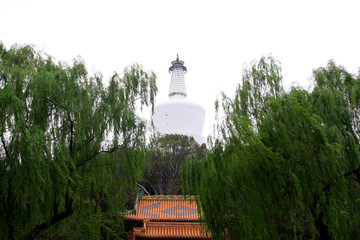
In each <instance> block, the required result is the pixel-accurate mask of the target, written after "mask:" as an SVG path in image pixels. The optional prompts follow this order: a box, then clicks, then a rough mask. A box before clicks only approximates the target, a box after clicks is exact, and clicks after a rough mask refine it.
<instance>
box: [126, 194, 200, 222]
mask: <svg viewBox="0 0 360 240" xmlns="http://www.w3.org/2000/svg"><path fill="white" fill-rule="evenodd" d="M124 217H125V218H126V219H128V220H144V219H150V220H155V221H198V220H199V215H198V209H197V204H196V201H195V197H194V196H190V197H189V198H186V200H185V199H184V197H183V196H179V195H176V196H170V195H168V196H143V197H140V198H138V199H137V200H136V204H135V211H132V212H128V213H127V214H125V215H124Z"/></svg>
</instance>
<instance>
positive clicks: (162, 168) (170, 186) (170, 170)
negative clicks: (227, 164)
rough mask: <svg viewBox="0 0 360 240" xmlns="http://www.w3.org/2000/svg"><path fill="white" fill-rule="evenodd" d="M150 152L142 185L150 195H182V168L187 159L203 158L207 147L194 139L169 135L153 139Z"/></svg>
mask: <svg viewBox="0 0 360 240" xmlns="http://www.w3.org/2000/svg"><path fill="white" fill-rule="evenodd" d="M149 150H150V153H151V157H150V161H149V162H148V164H147V166H146V168H145V173H144V179H143V180H142V185H143V186H145V187H146V189H147V192H148V193H150V194H155V195H158V194H161V195H165V194H170V195H181V194H182V183H181V177H180V168H181V166H182V165H183V163H184V162H185V160H186V158H187V157H190V156H196V158H199V159H201V158H203V157H204V156H205V150H206V147H205V145H203V146H200V145H199V144H198V143H197V142H196V141H195V140H194V138H193V137H188V136H185V135H178V134H169V135H164V136H160V137H158V138H155V139H153V141H152V142H151V143H150V145H149Z"/></svg>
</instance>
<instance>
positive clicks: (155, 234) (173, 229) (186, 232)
mask: <svg viewBox="0 0 360 240" xmlns="http://www.w3.org/2000/svg"><path fill="white" fill-rule="evenodd" d="M134 236H137V237H142V238H153V239H157V238H162V239H164V238H165V239H166V238H184V239H187V238H191V239H210V238H211V234H210V233H209V232H207V231H206V228H205V227H204V226H203V225H201V224H200V223H199V222H149V221H148V220H146V221H144V227H141V228H135V229H134Z"/></svg>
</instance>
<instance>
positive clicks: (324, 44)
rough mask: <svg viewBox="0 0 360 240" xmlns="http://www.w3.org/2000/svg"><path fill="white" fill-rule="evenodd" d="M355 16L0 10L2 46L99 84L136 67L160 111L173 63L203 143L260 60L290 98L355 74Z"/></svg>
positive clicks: (353, 5)
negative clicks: (333, 69) (32, 51)
mask: <svg viewBox="0 0 360 240" xmlns="http://www.w3.org/2000/svg"><path fill="white" fill-rule="evenodd" d="M359 10H360V1H357V0H354V1H348V0H342V1H330V0H327V1H317V0H312V1H306V0H302V1H291V0H284V1H271V0H251V1H250V0H248V1H227V0H222V1H211V0H206V1H205V0H181V1H172V0H162V1H160V0H128V1H125V0H123V1H122V0H117V1H107V0H101V1H82V0H81V1H76V0H71V1H68V0H62V1H55V0H33V1H30V0H0V41H2V42H3V43H4V44H5V46H6V47H7V48H10V47H11V45H13V44H15V43H18V44H33V45H35V46H36V47H37V49H39V50H43V51H45V52H46V53H48V54H50V55H51V56H53V57H55V58H56V59H57V60H61V61H67V62H71V60H72V59H74V58H76V57H77V56H81V57H82V58H83V59H84V60H85V61H86V63H87V66H88V69H89V70H90V73H93V72H95V71H100V72H101V73H102V74H103V75H104V81H107V79H108V78H109V77H110V75H111V74H112V73H113V72H114V71H117V72H122V71H123V69H124V68H125V67H126V66H128V65H130V64H131V63H134V62H138V63H140V64H142V66H143V68H144V69H145V70H153V71H154V72H155V73H156V74H157V76H158V81H157V83H158V87H159V94H158V98H157V101H162V100H165V99H167V94H168V90H169V83H170V74H169V73H168V69H169V67H170V64H171V61H173V60H175V58H176V54H179V57H180V59H181V60H183V61H185V66H186V67H187V69H188V73H187V75H185V79H186V85H187V92H188V98H190V99H191V100H194V101H196V102H198V103H199V104H201V105H203V106H204V107H205V109H206V111H207V117H206V123H205V129H204V136H205V137H206V136H207V135H208V134H210V133H211V131H212V130H211V129H212V125H213V124H214V107H213V106H214V101H215V99H216V96H217V95H219V92H220V91H225V92H226V93H227V94H228V95H230V96H231V95H233V93H234V90H235V88H236V85H237V83H239V82H240V81H241V75H242V69H243V66H244V64H249V63H250V62H251V61H253V60H257V59H259V58H260V57H261V56H263V55H267V54H272V55H273V56H274V57H275V58H276V59H277V60H279V61H280V62H281V64H282V69H283V77H284V85H285V87H286V88H287V89H288V88H289V87H290V86H291V85H294V84H295V85H300V86H304V87H307V86H308V85H309V79H310V78H311V74H312V70H313V69H315V68H317V67H320V66H325V65H326V64H327V62H328V60H329V59H334V60H335V61H336V63H337V64H341V65H343V66H345V68H346V69H347V70H348V71H350V72H352V73H358V68H359V67H360V32H359V31H360V14H359ZM146 114H147V113H146ZM147 115H150V114H147Z"/></svg>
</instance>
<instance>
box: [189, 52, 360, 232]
mask: <svg viewBox="0 0 360 240" xmlns="http://www.w3.org/2000/svg"><path fill="white" fill-rule="evenodd" d="M314 85H315V86H314V89H313V91H312V92H308V91H305V90H303V89H300V88H292V89H291V91H290V92H288V93H287V92H285V91H284V90H283V88H282V77H281V68H280V64H279V63H278V62H277V61H276V60H274V59H273V58H272V57H267V58H262V59H261V60H260V61H258V62H253V63H252V64H251V66H250V67H248V68H247V69H246V70H245V71H244V74H243V79H242V84H239V86H238V87H237V90H236V94H235V97H234V99H231V98H229V97H227V96H225V95H223V100H222V103H221V106H222V111H223V112H224V117H223V118H219V123H218V130H219V133H220V134H218V137H217V139H215V140H214V141H213V146H212V148H211V151H210V152H209V153H208V154H207V156H206V159H204V160H202V161H198V160H196V159H188V161H187V162H186V165H185V166H184V167H183V169H182V178H183V183H185V184H184V186H183V188H184V190H185V192H186V193H191V194H197V195H199V199H200V203H201V206H202V209H203V212H204V214H203V216H204V221H205V222H206V224H207V225H208V226H209V229H210V230H211V232H212V234H213V236H214V238H215V239H226V238H228V236H230V237H231V239H358V238H360V231H359V229H360V228H359V227H360V222H359V219H360V178H359V176H360V174H359V173H360V172H359V170H360V169H359V166H360V158H359V157H360V154H359V149H360V146H359V111H360V104H359V103H360V102H359V100H360V78H359V77H358V76H357V77H356V76H353V75H352V74H349V73H348V72H347V71H346V70H345V69H344V68H343V67H341V66H337V65H336V64H335V63H334V62H333V61H330V62H329V64H328V66H327V67H325V68H319V69H317V70H315V71H314ZM219 105H220V104H219V103H217V104H216V106H218V107H219Z"/></svg>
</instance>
